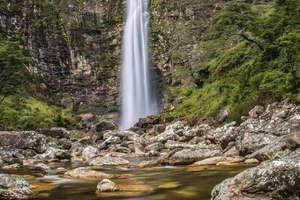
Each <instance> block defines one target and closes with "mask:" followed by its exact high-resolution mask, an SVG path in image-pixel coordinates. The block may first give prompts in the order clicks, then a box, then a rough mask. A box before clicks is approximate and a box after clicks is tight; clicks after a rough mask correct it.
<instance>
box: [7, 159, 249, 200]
mask: <svg viewBox="0 0 300 200" xmlns="http://www.w3.org/2000/svg"><path fill="white" fill-rule="evenodd" d="M51 167H54V168H55V167H65V168H68V169H73V168H76V167H79V166H78V165H77V166H76V165H70V164H66V163H61V164H52V165H51ZM249 167H251V166H249V165H247V166H245V165H239V166H233V167H232V166H231V167H216V166H212V167H201V168H198V169H197V170H200V171H193V170H194V169H191V168H188V167H187V166H179V167H170V166H165V167H155V168H148V169H136V168H135V169H126V168H116V167H105V168H99V169H97V170H99V171H101V172H105V173H111V174H132V175H133V177H131V178H126V179H111V180H112V181H114V182H115V183H116V184H117V185H118V186H119V187H120V188H121V191H119V192H112V193H97V192H96V186H97V183H98V182H100V181H101V180H79V179H65V178H61V177H60V176H43V175H42V174H40V173H36V172H32V171H29V170H27V169H26V168H24V169H18V170H13V171H5V172H4V173H9V174H15V175H17V176H21V177H23V178H25V179H26V180H27V181H28V182H29V183H30V184H31V185H33V186H34V192H35V195H36V197H35V199H36V200H54V199H55V200H95V199H101V200H113V199H117V200H122V199H130V200H170V199H171V200H187V199H189V200H196V199H197V200H208V199H210V193H211V191H212V189H213V188H214V186H216V185H217V184H218V183H220V182H222V181H223V180H224V179H226V178H229V177H233V176H235V175H236V174H238V173H239V172H241V171H243V170H245V169H247V168H249ZM191 170H192V171H191Z"/></svg>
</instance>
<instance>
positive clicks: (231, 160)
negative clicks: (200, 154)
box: [191, 156, 244, 166]
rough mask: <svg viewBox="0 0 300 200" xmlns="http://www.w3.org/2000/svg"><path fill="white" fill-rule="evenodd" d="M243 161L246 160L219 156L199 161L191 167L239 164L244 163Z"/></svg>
mask: <svg viewBox="0 0 300 200" xmlns="http://www.w3.org/2000/svg"><path fill="white" fill-rule="evenodd" d="M243 161H244V159H243V158H241V157H222V156H218V157H213V158H207V159H204V160H201V161H198V162H196V163H194V164H192V165H191V166H203V165H216V164H218V163H220V162H226V163H239V162H243Z"/></svg>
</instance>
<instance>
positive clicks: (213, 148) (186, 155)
mask: <svg viewBox="0 0 300 200" xmlns="http://www.w3.org/2000/svg"><path fill="white" fill-rule="evenodd" d="M221 154H222V151H221V148H220V147H219V146H217V145H203V146H202V147H199V148H198V147H197V148H192V149H183V150H181V151H177V152H176V153H174V155H172V156H171V157H170V159H169V164H170V165H188V164H192V163H194V162H197V161H200V160H203V159H205V158H211V157H216V156H220V155H221Z"/></svg>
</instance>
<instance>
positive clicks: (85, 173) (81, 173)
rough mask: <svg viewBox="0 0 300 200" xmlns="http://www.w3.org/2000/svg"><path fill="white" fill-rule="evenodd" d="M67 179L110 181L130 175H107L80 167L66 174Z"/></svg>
mask: <svg viewBox="0 0 300 200" xmlns="http://www.w3.org/2000/svg"><path fill="white" fill-rule="evenodd" d="M64 177H66V178H79V179H108V178H129V177H132V175H130V174H106V173H103V172H99V171H95V170H91V169H90V168H89V167H79V168H76V169H73V170H69V171H67V172H66V173H65V174H64Z"/></svg>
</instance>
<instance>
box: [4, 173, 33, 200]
mask: <svg viewBox="0 0 300 200" xmlns="http://www.w3.org/2000/svg"><path fill="white" fill-rule="evenodd" d="M32 196H33V192H32V190H31V187H30V185H29V183H28V182H27V181H25V179H23V178H13V177H11V176H10V175H8V174H0V199H29V198H30V197H32Z"/></svg>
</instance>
